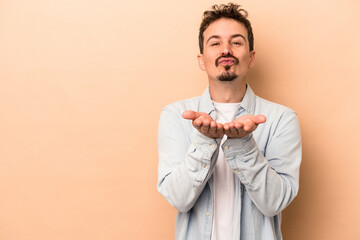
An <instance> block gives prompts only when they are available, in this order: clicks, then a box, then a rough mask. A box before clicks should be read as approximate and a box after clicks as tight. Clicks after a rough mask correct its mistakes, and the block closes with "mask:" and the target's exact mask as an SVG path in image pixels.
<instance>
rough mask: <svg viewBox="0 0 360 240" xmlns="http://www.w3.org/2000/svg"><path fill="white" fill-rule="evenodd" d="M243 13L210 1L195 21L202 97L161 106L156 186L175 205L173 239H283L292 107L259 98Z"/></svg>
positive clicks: (293, 162) (290, 186)
mask: <svg viewBox="0 0 360 240" xmlns="http://www.w3.org/2000/svg"><path fill="white" fill-rule="evenodd" d="M253 39H254V38H253V33H252V28H251V25H250V22H249V20H248V19H247V12H246V11H245V10H243V9H241V8H240V6H239V5H236V4H231V3H229V4H227V5H220V6H217V5H214V6H213V7H212V10H210V11H206V12H205V13H204V16H203V21H202V23H201V26H200V33H199V45H200V54H199V55H198V62H199V67H200V68H201V69H202V70H204V71H206V73H207V75H208V80H209V87H208V89H206V91H205V92H204V93H203V95H202V96H200V97H196V98H192V99H188V100H183V101H179V102H176V103H173V104H170V105H168V106H167V107H166V108H164V109H163V111H162V113H161V117H160V124H159V136H158V144H159V179H158V190H159V192H160V193H161V194H162V195H163V196H164V197H165V198H166V200H167V201H168V202H169V203H170V204H171V205H173V206H174V207H175V208H176V209H177V210H178V215H177V218H176V229H175V235H176V239H193V240H202V239H212V240H213V239H217V240H228V239H241V240H246V239H249V240H256V239H282V236H281V230H280V223H281V211H282V210H283V209H284V208H285V207H286V206H288V205H289V203H290V202H291V201H292V200H293V199H294V198H295V196H296V195H297V192H298V188H299V167H300V162H301V137H300V128H299V124H298V120H297V116H296V113H295V112H294V111H292V110H291V109H289V108H286V107H284V106H281V105H278V104H275V103H272V102H269V101H266V100H264V99H262V98H260V97H257V96H256V95H255V94H254V93H253V91H252V90H251V88H250V86H249V85H247V83H246V76H247V73H248V70H249V69H250V68H251V67H252V66H254V62H255V51H254V49H253Z"/></svg>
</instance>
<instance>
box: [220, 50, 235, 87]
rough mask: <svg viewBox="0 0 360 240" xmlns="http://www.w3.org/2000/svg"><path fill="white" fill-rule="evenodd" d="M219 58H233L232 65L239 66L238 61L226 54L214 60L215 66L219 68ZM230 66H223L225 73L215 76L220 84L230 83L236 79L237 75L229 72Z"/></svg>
mask: <svg viewBox="0 0 360 240" xmlns="http://www.w3.org/2000/svg"><path fill="white" fill-rule="evenodd" d="M221 58H233V59H234V65H237V64H239V59H238V58H236V57H234V56H233V55H231V54H230V53H228V54H227V55H222V56H220V57H218V58H217V59H216V60H215V66H216V67H218V66H219V60H220V59H221ZM231 66H232V65H225V66H224V68H225V72H223V73H221V74H220V75H219V76H217V79H218V80H219V81H222V82H230V81H234V80H235V79H236V78H237V75H236V74H235V73H234V72H232V71H231V72H230V71H229V70H230V68H231Z"/></svg>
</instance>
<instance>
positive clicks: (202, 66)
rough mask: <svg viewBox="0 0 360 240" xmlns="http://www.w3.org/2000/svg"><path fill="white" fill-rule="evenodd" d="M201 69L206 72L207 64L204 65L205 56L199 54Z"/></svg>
mask: <svg viewBox="0 0 360 240" xmlns="http://www.w3.org/2000/svg"><path fill="white" fill-rule="evenodd" d="M197 59H198V64H199V68H200V69H201V70H203V71H206V68H205V64H204V55H202V54H198V55H197Z"/></svg>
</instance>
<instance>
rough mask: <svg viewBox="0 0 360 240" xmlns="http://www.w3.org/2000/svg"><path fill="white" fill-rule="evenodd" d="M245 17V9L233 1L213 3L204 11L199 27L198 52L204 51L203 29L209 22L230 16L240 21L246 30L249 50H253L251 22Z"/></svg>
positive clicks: (246, 14) (246, 15)
mask: <svg viewBox="0 0 360 240" xmlns="http://www.w3.org/2000/svg"><path fill="white" fill-rule="evenodd" d="M247 17H248V13H247V11H246V10H244V9H242V8H241V7H240V5H237V4H234V3H228V4H221V5H213V6H212V8H211V10H209V11H205V12H204V15H203V20H202V22H201V24H200V29H199V47H200V53H201V54H202V53H203V51H204V31H205V30H206V29H207V28H208V27H209V25H210V24H211V23H213V22H215V21H216V20H219V19H220V18H230V19H234V20H236V21H238V22H240V23H242V24H243V25H244V26H245V28H246V30H247V34H248V41H249V48H250V51H253V50H254V35H253V32H252V28H251V23H250V21H249V20H248V19H247Z"/></svg>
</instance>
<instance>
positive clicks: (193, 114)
mask: <svg viewBox="0 0 360 240" xmlns="http://www.w3.org/2000/svg"><path fill="white" fill-rule="evenodd" d="M203 114H204V113H200V112H195V111H192V110H188V111H185V112H183V114H182V117H183V118H185V119H189V120H195V119H197V118H198V117H200V116H201V115H203Z"/></svg>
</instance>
